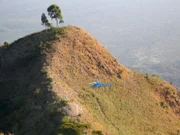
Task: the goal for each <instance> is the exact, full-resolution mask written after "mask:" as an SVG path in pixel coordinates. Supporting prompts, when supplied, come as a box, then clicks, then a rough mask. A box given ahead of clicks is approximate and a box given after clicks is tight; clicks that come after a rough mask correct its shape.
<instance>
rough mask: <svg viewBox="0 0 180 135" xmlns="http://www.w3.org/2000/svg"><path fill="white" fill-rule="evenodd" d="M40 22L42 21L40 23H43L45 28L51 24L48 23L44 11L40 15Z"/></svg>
mask: <svg viewBox="0 0 180 135" xmlns="http://www.w3.org/2000/svg"><path fill="white" fill-rule="evenodd" d="M41 22H42V25H44V26H45V27H46V28H48V27H50V26H51V24H50V23H49V21H48V19H47V17H46V15H45V14H44V13H43V14H42V15H41Z"/></svg>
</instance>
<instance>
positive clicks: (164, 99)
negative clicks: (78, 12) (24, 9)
mask: <svg viewBox="0 0 180 135" xmlns="http://www.w3.org/2000/svg"><path fill="white" fill-rule="evenodd" d="M63 30H64V31H65V32H64V33H63V34H60V35H59V36H57V35H56V38H52V39H49V38H50V37H51V36H52V33H51V32H45V31H43V32H41V33H35V34H32V35H29V36H27V37H25V38H23V39H19V40H17V41H16V42H14V43H12V45H10V46H9V47H7V48H6V47H4V48H1V49H0V58H1V64H0V69H1V70H0V90H1V91H0V92H1V96H0V99H1V100H0V102H1V104H2V105H1V108H7V106H5V105H9V104H11V103H14V101H15V103H17V102H18V103H20V104H21V103H22V102H25V103H26V104H25V105H24V104H23V107H24V108H22V107H20V108H16V106H18V105H15V107H14V106H13V107H14V108H8V109H4V110H6V111H7V110H8V113H7V112H2V113H1V115H2V116H3V117H1V121H3V124H0V128H1V129H3V130H5V129H6V130H8V131H13V132H15V133H19V134H39V133H40V132H41V134H56V133H57V132H56V131H54V132H53V131H52V130H53V129H54V130H55V129H57V127H58V126H59V125H62V123H58V122H57V121H60V120H61V119H62V117H63V116H64V115H63V114H61V112H62V111H67V109H62V108H66V107H67V106H72V105H74V106H76V105H77V106H80V108H81V107H82V110H83V112H79V110H78V109H77V107H75V109H72V108H71V109H72V113H73V114H72V113H71V114H70V113H69V114H70V115H72V116H73V119H74V118H75V119H76V120H78V121H81V122H82V123H89V124H91V130H88V131H85V130H84V132H86V133H87V134H90V132H91V131H93V133H94V134H98V133H99V134H100V133H101V132H98V131H102V132H103V133H104V134H108V135H132V134H134V135H144V134H148V135H154V134H158V135H169V134H177V132H178V130H179V127H180V117H179V116H180V93H179V92H178V90H177V89H176V88H175V87H174V86H172V85H170V84H169V83H168V82H166V81H164V80H161V79H160V78H159V77H157V76H154V75H153V76H149V75H145V76H144V75H142V74H139V73H137V72H135V71H132V70H129V69H127V68H126V67H124V66H123V65H121V64H120V63H119V62H118V61H117V60H116V59H115V58H114V57H113V56H112V55H111V54H110V53H109V52H108V51H107V50H106V49H105V48H104V47H103V46H101V45H100V44H99V43H98V41H96V40H95V39H94V38H93V37H92V36H90V35H89V34H88V33H87V32H86V31H84V30H83V29H80V28H77V27H73V26H68V27H65V28H63ZM49 41H50V42H49ZM40 42H41V43H40ZM95 79H99V81H101V82H103V83H112V87H102V88H92V87H91V85H90V84H89V83H90V82H92V81H94V80H95ZM17 97H18V99H17ZM19 97H21V98H22V97H25V98H26V99H21V98H20V99H19ZM59 97H60V99H68V104H67V105H66V106H64V104H63V103H60V104H58V105H57V104H55V105H54V103H55V102H56V103H57V100H56V99H57V98H59ZM27 98H28V100H27ZM61 101H63V102H64V100H61ZM3 105H4V106H3ZM26 105H28V106H30V108H31V109H30V110H29V109H27V108H26V107H25V106H26ZM52 106H53V107H52ZM49 108H50V109H49ZM52 108H53V109H52ZM57 108H60V109H61V111H60V114H53V115H52V114H51V115H49V113H52V111H49V110H54V109H55V110H57ZM24 109H27V112H26V111H25V112H23V110H24ZM14 110H18V112H19V110H21V111H22V112H21V111H20V112H21V114H24V115H25V116H17V118H14V115H17V114H16V113H14ZM82 110H81V111H82ZM11 111H12V112H13V113H12V114H13V116H11V117H13V120H17V119H21V117H23V119H24V120H23V121H20V122H17V126H16V127H15V126H12V125H11V124H12V121H8V120H9V119H8V118H7V117H9V115H10V113H11ZM42 112H43V115H42ZM5 113H7V114H6V115H5ZM55 113H57V112H55ZM66 113H67V114H68V111H67V112H66ZM1 115H0V116H1ZM77 115H78V116H77ZM4 116H5V117H4ZM74 116H75V117H74ZM32 118H34V119H39V120H38V121H36V120H31V119H32ZM11 120H12V119H11ZM5 121H6V124H4V122H5ZM38 122H39V123H38ZM34 123H36V125H38V126H39V125H40V127H41V128H40V129H36V127H35V126H34ZM41 123H43V124H41ZM76 124H77V123H76ZM4 125H5V126H4ZM8 125H10V126H9V127H12V128H13V130H12V129H11V128H9V129H7V126H8ZM27 125H28V126H27ZM29 125H31V126H29ZM49 125H51V126H49ZM56 126H57V127H56ZM47 127H49V128H47ZM51 127H53V128H51ZM14 128H15V129H14ZM45 129H46V130H45ZM50 129H51V130H50ZM37 130H39V131H37ZM19 131H21V132H19ZM47 131H48V132H47ZM64 134H68V132H66V133H64ZM71 134H72V133H71Z"/></svg>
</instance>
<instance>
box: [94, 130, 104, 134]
mask: <svg viewBox="0 0 180 135" xmlns="http://www.w3.org/2000/svg"><path fill="white" fill-rule="evenodd" d="M92 135H103V133H102V131H99V130H93V131H92Z"/></svg>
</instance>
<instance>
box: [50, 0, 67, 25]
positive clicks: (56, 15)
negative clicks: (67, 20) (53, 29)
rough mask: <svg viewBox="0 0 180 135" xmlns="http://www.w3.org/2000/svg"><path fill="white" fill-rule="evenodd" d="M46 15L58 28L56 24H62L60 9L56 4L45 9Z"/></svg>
mask: <svg viewBox="0 0 180 135" xmlns="http://www.w3.org/2000/svg"><path fill="white" fill-rule="evenodd" d="M47 11H48V15H49V16H50V17H51V19H55V20H56V25H57V26H58V23H63V22H64V21H63V16H62V14H61V9H60V8H59V6H57V5H56V4H53V5H50V6H49V7H48V9H47Z"/></svg>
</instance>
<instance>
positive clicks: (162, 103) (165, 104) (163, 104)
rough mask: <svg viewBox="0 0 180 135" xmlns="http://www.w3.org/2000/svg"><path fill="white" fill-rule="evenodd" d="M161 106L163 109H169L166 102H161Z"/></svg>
mask: <svg viewBox="0 0 180 135" xmlns="http://www.w3.org/2000/svg"><path fill="white" fill-rule="evenodd" d="M160 106H161V107H163V108H167V107H168V105H167V103H166V102H165V101H161V102H160Z"/></svg>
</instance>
